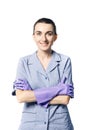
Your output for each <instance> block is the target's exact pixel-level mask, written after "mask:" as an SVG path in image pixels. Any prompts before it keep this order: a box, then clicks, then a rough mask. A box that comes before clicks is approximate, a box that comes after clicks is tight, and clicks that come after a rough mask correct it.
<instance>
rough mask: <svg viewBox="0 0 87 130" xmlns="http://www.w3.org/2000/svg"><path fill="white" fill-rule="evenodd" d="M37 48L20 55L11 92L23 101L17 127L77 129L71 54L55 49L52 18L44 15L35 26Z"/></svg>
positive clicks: (21, 129)
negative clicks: (72, 110)
mask: <svg viewBox="0 0 87 130" xmlns="http://www.w3.org/2000/svg"><path fill="white" fill-rule="evenodd" d="M33 39H34V41H35V42H36V45H37V50H36V51H35V52H34V53H33V54H30V55H28V56H24V57H22V58H20V60H19V64H18V68H17V74H16V79H15V81H14V83H13V87H14V89H15V91H14V92H13V93H12V94H13V95H14V94H15V95H16V97H17V100H18V102H20V103H24V108H23V112H22V119H21V123H20V126H19V129H18V130H74V128H73V125H72V121H71V118H70V115H69V111H68V107H67V104H68V103H69V101H70V98H73V97H74V88H73V82H72V66H71V60H70V58H69V57H68V56H66V55H63V54H59V53H57V52H55V51H54V50H52V45H53V44H54V42H55V40H56V39H57V32H56V26H55V23H54V22H53V20H51V19H48V18H41V19H39V20H37V21H36V22H35V24H34V27H33Z"/></svg>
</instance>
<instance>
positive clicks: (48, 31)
mask: <svg viewBox="0 0 87 130" xmlns="http://www.w3.org/2000/svg"><path fill="white" fill-rule="evenodd" d="M38 32H39V33H41V31H35V32H34V33H38ZM47 33H54V32H53V31H47V32H46V34H47Z"/></svg>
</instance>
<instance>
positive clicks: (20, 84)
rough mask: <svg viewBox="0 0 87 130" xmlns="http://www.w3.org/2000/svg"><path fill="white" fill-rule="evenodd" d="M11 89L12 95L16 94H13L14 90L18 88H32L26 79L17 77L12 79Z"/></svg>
mask: <svg viewBox="0 0 87 130" xmlns="http://www.w3.org/2000/svg"><path fill="white" fill-rule="evenodd" d="M13 89H14V91H13V92H12V95H16V94H15V90H17V89H20V90H32V89H31V87H30V85H29V83H28V81H27V80H23V79H17V80H15V81H14V83H13Z"/></svg>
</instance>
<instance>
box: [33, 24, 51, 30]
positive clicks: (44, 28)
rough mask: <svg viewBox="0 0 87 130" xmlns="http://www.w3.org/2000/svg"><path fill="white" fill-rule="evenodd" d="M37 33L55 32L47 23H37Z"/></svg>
mask: <svg viewBox="0 0 87 130" xmlns="http://www.w3.org/2000/svg"><path fill="white" fill-rule="evenodd" d="M35 31H41V32H47V31H52V32H53V25H52V24H47V23H37V24H36V26H35Z"/></svg>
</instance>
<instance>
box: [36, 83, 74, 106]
mask: <svg viewBox="0 0 87 130" xmlns="http://www.w3.org/2000/svg"><path fill="white" fill-rule="evenodd" d="M34 93H35V96H36V100H37V103H38V104H41V105H42V106H44V107H47V106H48V102H49V101H50V100H51V99H52V98H54V97H55V96H57V95H69V96H71V97H72V98H73V97H74V93H73V86H72V85H66V84H64V83H59V84H58V85H57V86H53V87H50V88H41V89H36V90H34Z"/></svg>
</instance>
